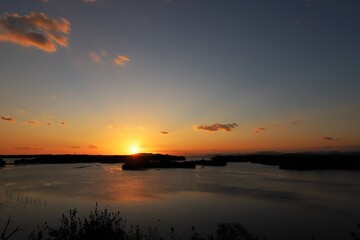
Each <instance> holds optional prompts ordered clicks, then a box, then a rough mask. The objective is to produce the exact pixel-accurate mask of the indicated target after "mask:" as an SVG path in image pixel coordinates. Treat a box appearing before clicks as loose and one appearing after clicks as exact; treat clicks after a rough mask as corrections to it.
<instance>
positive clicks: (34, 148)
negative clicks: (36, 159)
mask: <svg viewBox="0 0 360 240" xmlns="http://www.w3.org/2000/svg"><path fill="white" fill-rule="evenodd" d="M14 149H16V150H20V151H31V150H35V151H44V149H43V148H40V147H14Z"/></svg>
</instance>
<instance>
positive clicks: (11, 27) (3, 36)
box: [0, 12, 70, 52]
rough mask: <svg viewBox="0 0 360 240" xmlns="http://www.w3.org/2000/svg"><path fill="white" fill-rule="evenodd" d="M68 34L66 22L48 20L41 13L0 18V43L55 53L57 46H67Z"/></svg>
mask: <svg viewBox="0 0 360 240" xmlns="http://www.w3.org/2000/svg"><path fill="white" fill-rule="evenodd" d="M69 33H70V22H69V21H68V20H66V19H65V18H60V19H59V20H57V19H53V18H49V17H48V16H46V14H45V13H42V12H40V13H35V12H32V13H30V15H24V16H21V15H19V14H17V13H5V14H4V15H3V16H2V17H0V42H12V43H14V44H18V45H21V46H25V47H35V48H38V49H40V50H43V51H45V52H56V51H57V49H58V46H61V47H67V46H68V45H69V39H68V35H69Z"/></svg>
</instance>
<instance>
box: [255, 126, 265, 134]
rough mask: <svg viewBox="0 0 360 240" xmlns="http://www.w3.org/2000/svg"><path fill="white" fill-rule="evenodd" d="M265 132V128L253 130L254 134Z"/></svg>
mask: <svg viewBox="0 0 360 240" xmlns="http://www.w3.org/2000/svg"><path fill="white" fill-rule="evenodd" d="M265 130H266V128H264V127H257V128H255V129H254V132H255V133H260V132H262V131H265Z"/></svg>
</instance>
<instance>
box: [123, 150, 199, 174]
mask: <svg viewBox="0 0 360 240" xmlns="http://www.w3.org/2000/svg"><path fill="white" fill-rule="evenodd" d="M195 166H196V164H195V163H194V162H185V157H183V156H172V155H162V154H150V153H141V154H135V155H130V156H129V157H128V158H126V160H125V163H124V164H123V165H122V169H123V170H142V169H148V168H195Z"/></svg>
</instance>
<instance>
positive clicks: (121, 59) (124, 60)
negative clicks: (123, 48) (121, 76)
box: [114, 55, 130, 66]
mask: <svg viewBox="0 0 360 240" xmlns="http://www.w3.org/2000/svg"><path fill="white" fill-rule="evenodd" d="M127 62H130V59H129V58H128V57H127V56H125V55H118V56H117V57H116V58H115V59H114V63H115V64H116V65H120V66H125V64H126V63H127Z"/></svg>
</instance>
